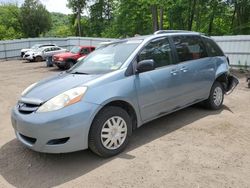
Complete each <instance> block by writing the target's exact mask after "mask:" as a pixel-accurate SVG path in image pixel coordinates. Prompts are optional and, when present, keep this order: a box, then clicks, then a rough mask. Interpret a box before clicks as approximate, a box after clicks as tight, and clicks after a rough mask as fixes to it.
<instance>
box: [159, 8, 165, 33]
mask: <svg viewBox="0 0 250 188" xmlns="http://www.w3.org/2000/svg"><path fill="white" fill-rule="evenodd" d="M163 15H164V9H163V7H161V8H160V30H163Z"/></svg>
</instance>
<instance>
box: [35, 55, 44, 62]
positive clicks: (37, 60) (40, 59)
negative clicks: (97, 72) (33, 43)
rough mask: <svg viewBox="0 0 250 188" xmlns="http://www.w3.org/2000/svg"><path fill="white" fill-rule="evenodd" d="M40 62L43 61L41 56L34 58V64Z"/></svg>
mask: <svg viewBox="0 0 250 188" xmlns="http://www.w3.org/2000/svg"><path fill="white" fill-rule="evenodd" d="M42 60H43V58H42V57H41V56H37V57H35V61H36V62H40V61H42Z"/></svg>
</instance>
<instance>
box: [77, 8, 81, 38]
mask: <svg viewBox="0 0 250 188" xmlns="http://www.w3.org/2000/svg"><path fill="white" fill-rule="evenodd" d="M77 25H78V36H79V37H80V36H81V12H80V8H78V10H77Z"/></svg>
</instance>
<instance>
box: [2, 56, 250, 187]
mask: <svg viewBox="0 0 250 188" xmlns="http://www.w3.org/2000/svg"><path fill="white" fill-rule="evenodd" d="M53 74H58V71H57V70H56V69H55V68H46V67H45V63H44V62H42V63H23V62H21V61H8V62H0V130H1V131H0V187H36V188H37V187H52V186H59V187H135V188H137V187H197V188H198V187H205V188H207V187H250V89H248V88H246V85H247V84H246V82H245V80H244V78H241V79H240V82H241V83H240V85H239V86H238V87H237V89H236V90H235V91H234V93H233V94H231V95H229V96H227V97H226V98H225V102H224V104H225V105H224V107H223V110H220V111H208V110H205V109H202V108H198V107H190V108H187V109H184V110H181V111H179V112H176V113H173V114H171V115H168V116H166V117H163V118H161V119H158V120H156V121H153V122H151V123H148V124H146V125H144V126H143V127H141V128H140V129H138V130H137V131H136V132H135V133H134V135H133V137H132V139H131V142H130V144H129V146H128V148H127V149H126V150H125V151H124V152H123V153H122V154H120V155H118V156H115V157H113V158H110V159H101V158H99V157H97V156H96V155H94V154H92V153H91V152H90V151H88V150H87V151H80V152H75V153H69V154H57V155H52V154H42V153H37V152H33V151H31V150H29V149H27V148H25V147H24V146H23V145H22V144H20V143H19V142H18V141H17V140H16V139H15V135H14V132H13V129H12V126H11V122H10V110H11V108H12V106H14V105H15V103H16V101H17V99H18V98H19V96H20V93H21V91H22V90H23V89H24V88H25V87H26V86H28V85H29V84H31V83H34V82H36V81H38V80H40V79H41V78H45V77H48V76H50V75H53Z"/></svg>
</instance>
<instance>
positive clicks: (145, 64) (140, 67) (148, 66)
mask: <svg viewBox="0 0 250 188" xmlns="http://www.w3.org/2000/svg"><path fill="white" fill-rule="evenodd" d="M154 65H155V62H154V60H153V59H147V60H142V61H140V62H139V63H138V64H137V67H136V73H142V72H147V71H151V70H154V69H155V66H154Z"/></svg>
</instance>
